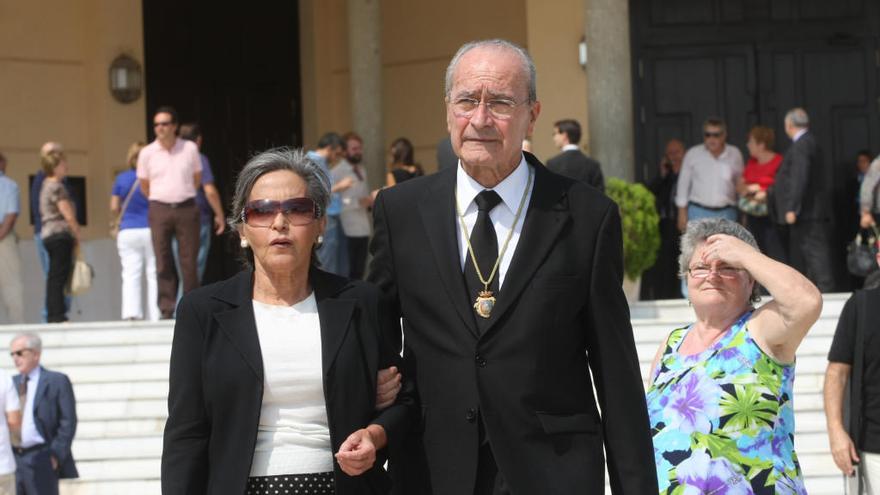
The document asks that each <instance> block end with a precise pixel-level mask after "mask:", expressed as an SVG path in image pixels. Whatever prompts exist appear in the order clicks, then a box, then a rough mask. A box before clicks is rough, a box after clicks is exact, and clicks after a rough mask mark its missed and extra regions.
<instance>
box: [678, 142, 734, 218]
mask: <svg viewBox="0 0 880 495" xmlns="http://www.w3.org/2000/svg"><path fill="white" fill-rule="evenodd" d="M742 173H743V157H742V153H740V151H739V149H738V148H737V147H736V146H731V145H730V144H725V145H724V150H723V151H722V152H721V154H720V155H718V156H717V157H716V156H715V155H713V154H712V152H711V151H709V149H708V148H706V145H704V144H698V145H696V146H694V147H692V148H691V149H689V150H688V151H687V153H685V155H684V161H683V162H682V165H681V172H679V174H678V186H677V187H678V188H677V190H676V192H675V205H676V206H678V207H679V208H686V207H687V205H688V203H689V202H694V203H697V204H699V205H701V206H706V207H709V208H724V207H727V206H735V205H736V180H737V178H739V177H741V176H742Z"/></svg>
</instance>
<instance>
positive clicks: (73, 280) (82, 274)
mask: <svg viewBox="0 0 880 495" xmlns="http://www.w3.org/2000/svg"><path fill="white" fill-rule="evenodd" d="M94 278H95V270H94V269H93V268H92V265H90V264H88V263H86V260H84V259H83V257H82V253H81V252H80V250H79V248H77V250H76V261H74V262H73V269H72V270H71V271H70V279H69V280H68V281H67V291H66V292H67V294H70V295H71V296H78V295H80V294H85V293H86V292H88V291H89V289H91V288H92V280H93V279H94Z"/></svg>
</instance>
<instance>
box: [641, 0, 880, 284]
mask: <svg viewBox="0 0 880 495" xmlns="http://www.w3.org/2000/svg"><path fill="white" fill-rule="evenodd" d="M630 8H631V13H632V29H633V53H634V57H633V63H634V73H635V74H636V77H635V85H634V94H635V101H636V105H635V110H636V116H635V117H636V145H637V149H636V156H637V164H636V170H635V176H636V178H637V179H639V180H646V181H647V180H650V179H651V178H653V177H654V176H655V175H656V174H657V164H658V162H659V160H660V157H661V156H662V153H663V149H664V145H665V143H666V142H667V141H668V140H669V139H671V138H673V137H677V138H680V139H683V140H684V141H685V143H686V144H687V145H688V146H690V145H694V144H698V143H700V142H702V136H701V131H702V129H701V123H702V121H703V120H704V119H705V118H706V117H707V116H709V115H718V116H720V117H722V118H724V119H725V120H726V121H727V123H728V127H729V139H728V142H729V143H730V144H733V145H735V146H737V147H739V148H740V150H741V151H742V152H743V155H744V156H747V154H748V152H747V150H746V148H745V141H746V133H747V131H748V129H749V127H751V126H752V125H755V124H758V123H760V124H764V125H768V126H770V127H772V128H774V129H776V134H777V151H780V152H784V151H785V149H786V148H787V147H788V145H789V144H790V141H789V140H788V138H787V136H785V132H784V130H783V117H784V116H785V113H786V112H787V111H788V110H789V109H791V108H793V107H795V106H800V107H804V108H805V109H806V110H807V112H808V113H809V114H810V118H811V128H812V130H813V132H814V133H815V134H816V136H817V138H818V139H819V141H820V143H821V145H822V148H823V150H824V155H825V163H826V174H827V176H826V178H827V180H828V183H829V184H830V185H831V187H832V188H833V191H834V197H835V198H836V201H835V212H834V213H835V218H836V222H835V228H836V230H837V232H835V236H834V237H835V241H834V242H835V253H836V258H837V259H836V260H835V261H838V262H839V263H838V265H839V266H838V271H839V272H840V273H843V269H842V261H843V259H844V257H845V252H844V249H845V244H846V241H847V236H848V235H849V232H850V231H851V230H850V227H851V224H853V223H854V222H855V221H856V220H855V219H854V218H852V211H851V207H852V205H851V202H852V201H853V200H852V198H846V197H844V196H845V193H844V191H845V185H846V182H847V181H848V180H850V179H851V178H852V176H853V173H854V162H855V156H856V153H857V152H858V151H859V150H861V149H869V150H871V151H872V152H873V153H874V154H875V155H876V154H878V153H880V78H878V67H880V43H878V39H880V2H876V1H873V0H870V1H869V0H841V1H835V2H827V1H824V0H797V1H796V0H631V1H630ZM841 279H842V283H841V288H847V286H846V283H845V280H844V279H845V277H841Z"/></svg>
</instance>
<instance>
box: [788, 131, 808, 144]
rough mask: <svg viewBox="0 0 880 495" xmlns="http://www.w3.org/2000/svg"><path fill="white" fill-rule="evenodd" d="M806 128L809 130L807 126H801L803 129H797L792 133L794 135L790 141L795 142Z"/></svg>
mask: <svg viewBox="0 0 880 495" xmlns="http://www.w3.org/2000/svg"><path fill="white" fill-rule="evenodd" d="M808 130H809V129H807V128H803V129H801V130H799V131H797V132H796V133H794V137H792V138H791V142H792V143H795V142H797V140H798V139H800V138H801V136H803V135H804V134H806V133H807V131H808Z"/></svg>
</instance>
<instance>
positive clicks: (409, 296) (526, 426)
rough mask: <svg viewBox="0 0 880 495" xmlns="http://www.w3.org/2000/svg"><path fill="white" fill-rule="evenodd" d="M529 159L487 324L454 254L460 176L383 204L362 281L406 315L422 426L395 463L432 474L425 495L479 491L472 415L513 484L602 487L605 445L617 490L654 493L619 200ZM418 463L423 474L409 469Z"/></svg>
mask: <svg viewBox="0 0 880 495" xmlns="http://www.w3.org/2000/svg"><path fill="white" fill-rule="evenodd" d="M526 158H527V160H528V162H529V164H530V166H531V167H532V168H533V169H534V173H535V179H534V180H535V182H534V190H533V192H532V197H531V200H530V202H529V206H528V210H527V213H526V217H525V221H524V224H523V230H522V235H521V237H520V239H519V243H518V245H517V247H516V251H515V253H514V255H513V259H512V262H511V265H510V267H509V269H508V270H507V272H506V277H505V280H504V284H503V286H502V287H501V289H500V291H499V295H498V301H497V305H496V306H495V309H494V311H493V313H492V317H491V318H490V323H489V325H488V327H487V328H486V329H485V331H484V332H483V333H482V334H480V332H479V330H478V327H477V323H476V320H475V318H476V316H475V313H474V310H473V309H472V307H471V305H472V304H473V302H474V296H475V294H472V295H468V294H467V293H466V288H465V282H464V278H463V276H462V269H461V264H460V258H459V247H458V241H457V239H458V233H457V229H458V228H459V224H458V219H457V218H456V213H455V204H454V195H455V181H456V171H455V170H454V169H453V170H445V171H441V172H439V173H437V174H434V175H431V176H427V177H424V178H420V179H416V180H412V181H409V182H406V183H403V184H399V185H397V186H395V187H392V188H388V189H383V190H382V191H381V192H380V194H379V195H378V197H377V199H376V203H375V209H374V222H375V231H374V232H375V235H374V239H373V244H372V248H371V249H372V253H373V261H372V266H371V275H370V277H371V280H372V281H374V282H375V283H377V284H378V285H379V286H380V288H381V289H382V290H383V291H384V292H385V294H386V295H387V296H388V297H389V299H390V300H391V301H392V303H393V308H394V309H395V310H396V314H398V315H400V316H402V318H403V334H404V337H405V350H404V361H405V369H404V374H405V375H409V376H410V377H414V378H415V380H416V382H417V388H418V390H419V397H420V398H421V401H422V416H423V425H422V427H423V429H424V432H423V434H422V438H421V439H420V441H419V442H418V445H417V450H414V451H412V452H410V455H409V456H407V457H405V458H404V460H405V461H408V462H409V464H407V465H395V464H394V463H392V473H401V474H403V475H404V477H406V478H408V480H406V481H418V480H419V479H420V478H423V479H425V481H427V482H429V484H430V485H431V489H432V490H433V494H434V495H462V494H470V493H472V492H473V488H474V480H475V475H476V470H477V454H478V443H479V419H478V417H480V416H481V417H482V419H483V421H484V423H485V427H486V434H487V436H488V438H489V440H490V442H491V446H492V451H493V453H494V455H495V458H496V462H497V464H498V467H499V469H500V471H501V473H502V474H503V476H504V478H505V479H506V481H507V484H508V486H509V488H510V491H511V492H512V493H521V494H542V495H554V494H559V495H570V494H572V493H602V491H603V490H604V487H603V485H604V473H603V460H604V459H603V444H604V447H605V449H606V451H607V453H608V470H609V472H610V474H611V486H612V487H613V489H614V492H615V493H628V494H639V495H643V494H646V493H657V480H656V474H655V470H654V453H653V447H652V444H651V435H650V432H649V428H648V415H647V411H646V406H645V398H644V391H643V386H642V380H641V375H640V372H639V363H638V359H637V356H636V350H635V345H634V343H633V334H632V328H631V326H630V320H629V308H628V306H627V302H626V299H625V298H624V295H623V292H622V289H621V283H622V276H623V275H622V273H623V266H622V260H621V258H622V252H621V251H622V241H621V223H620V217H619V215H618V212H617V208H616V207H615V205H614V204H613V203H612V202H611V200H609V199H608V198H607V197H606V196H604V195H603V194H602V193H600V192H599V191H597V190H596V189H594V188H592V187H589V186H587V185H585V184H583V183H581V182H577V181H574V180H571V179H568V178H565V177H562V176H559V175H556V174H554V173H552V172H549V171H547V170H545V169H544V167H543V166H542V165H541V164H540V162H538V160H537V159H536V158H535V157H534V156H532V155H530V154H526ZM588 367H589V370H588ZM590 370H592V373H593V376H595V378H596V381H595V386H596V389H597V391H598V404H599V405H600V406H601V408H602V411H603V414H602V415H600V413H599V409H598V408H597V400H596V397H594V395H593V385H594V383H593V382H592V381H591V379H590V372H589V371H590ZM419 460H424V461H426V463H427V471H428V475H427V476H425V475H421V476H415V475H413V473H414V472H417V470H418V469H419V466H418V465H417V464H418V462H417V461H419ZM395 490H396V492H397V493H402V494H406V495H414V494H418V493H425V492H427V491H428V490H429V489H428V488H426V487H409V486H402V487H399V486H395Z"/></svg>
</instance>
